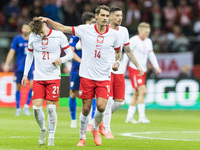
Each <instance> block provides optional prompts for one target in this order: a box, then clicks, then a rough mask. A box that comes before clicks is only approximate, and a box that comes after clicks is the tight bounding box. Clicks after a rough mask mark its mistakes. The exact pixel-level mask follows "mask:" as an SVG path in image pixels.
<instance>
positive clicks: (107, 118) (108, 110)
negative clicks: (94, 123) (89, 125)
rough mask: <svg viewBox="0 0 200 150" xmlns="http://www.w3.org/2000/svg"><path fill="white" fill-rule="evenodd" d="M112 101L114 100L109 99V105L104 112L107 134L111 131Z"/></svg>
mask: <svg viewBox="0 0 200 150" xmlns="http://www.w3.org/2000/svg"><path fill="white" fill-rule="evenodd" d="M112 101H113V98H112V97H109V99H108V103H107V105H106V109H105V111H104V117H103V123H104V128H105V133H107V132H108V131H111V130H110V121H111V115H112V113H111V106H112Z"/></svg>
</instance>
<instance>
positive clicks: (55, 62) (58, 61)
mask: <svg viewBox="0 0 200 150" xmlns="http://www.w3.org/2000/svg"><path fill="white" fill-rule="evenodd" d="M61 63H62V60H61V59H60V58H58V59H56V60H54V61H53V62H52V64H53V65H54V66H56V67H57V66H59V65H60V64H61Z"/></svg>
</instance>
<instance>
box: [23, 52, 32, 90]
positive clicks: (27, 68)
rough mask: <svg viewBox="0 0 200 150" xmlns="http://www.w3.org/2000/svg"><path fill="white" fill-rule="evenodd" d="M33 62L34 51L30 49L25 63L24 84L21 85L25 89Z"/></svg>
mask: <svg viewBox="0 0 200 150" xmlns="http://www.w3.org/2000/svg"><path fill="white" fill-rule="evenodd" d="M32 62H33V50H30V49H28V52H27V56H26V61H25V69H24V76H23V78H22V82H21V84H22V85H23V86H24V87H26V80H27V76H28V72H29V70H30V68H31V65H32Z"/></svg>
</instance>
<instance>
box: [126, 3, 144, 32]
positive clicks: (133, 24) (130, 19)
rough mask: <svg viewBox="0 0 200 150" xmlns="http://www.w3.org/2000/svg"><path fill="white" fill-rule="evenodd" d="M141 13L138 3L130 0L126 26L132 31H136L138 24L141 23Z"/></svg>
mask: <svg viewBox="0 0 200 150" xmlns="http://www.w3.org/2000/svg"><path fill="white" fill-rule="evenodd" d="M140 18H141V14H140V11H139V9H138V8H137V6H136V4H135V3H133V2H130V3H129V4H128V10H127V12H126V26H127V27H128V29H129V32H130V33H136V31H137V26H138V25H139V23H140Z"/></svg>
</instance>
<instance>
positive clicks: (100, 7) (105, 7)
mask: <svg viewBox="0 0 200 150" xmlns="http://www.w3.org/2000/svg"><path fill="white" fill-rule="evenodd" d="M101 9H103V10H106V11H109V12H110V8H109V7H108V6H106V5H100V6H97V8H96V9H95V14H97V15H98V14H99V13H100V11H101Z"/></svg>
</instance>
